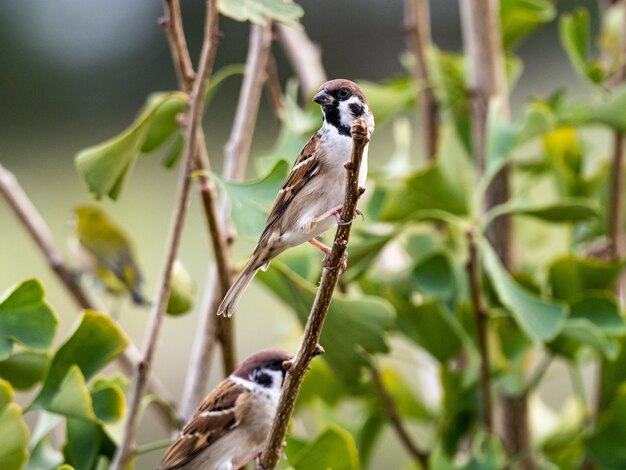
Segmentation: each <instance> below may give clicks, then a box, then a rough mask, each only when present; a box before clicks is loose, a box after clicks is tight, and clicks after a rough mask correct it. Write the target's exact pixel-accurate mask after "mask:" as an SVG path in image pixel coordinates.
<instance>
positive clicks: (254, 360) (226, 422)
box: [159, 349, 291, 470]
mask: <svg viewBox="0 0 626 470" xmlns="http://www.w3.org/2000/svg"><path fill="white" fill-rule="evenodd" d="M289 360H291V355H290V354H289V353H287V352H286V351H282V350H280V349H266V350H263V351H259V352H257V353H255V354H253V355H252V356H250V357H249V358H248V359H246V360H245V361H244V362H243V363H242V364H241V365H240V366H239V368H238V369H237V370H236V371H235V372H233V373H232V374H231V375H230V376H229V377H228V378H226V379H225V380H224V381H222V382H221V383H220V384H219V385H218V386H217V387H216V388H215V389H214V390H213V391H212V392H211V393H210V394H209V395H208V396H207V397H206V398H205V399H204V401H203V402H202V403H201V404H200V407H199V408H198V409H197V410H196V412H195V413H194V415H193V417H192V418H191V420H190V421H189V422H188V423H187V424H186V426H185V427H184V428H183V430H182V431H181V433H180V435H179V436H178V439H176V442H174V444H172V446H171V447H170V448H169V450H168V451H167V453H166V454H165V457H164V458H163V461H162V462H161V466H160V467H159V469H160V470H174V469H184V470H231V469H232V468H239V467H240V466H242V465H244V464H245V463H247V462H249V461H250V460H252V459H253V458H254V457H255V456H256V455H257V454H258V453H259V452H260V451H261V450H262V447H263V444H264V443H265V440H266V439H267V436H268V434H269V431H270V428H271V425H272V421H273V420H274V416H275V415H276V408H277V405H278V399H279V397H280V390H281V387H282V385H283V380H284V378H285V365H284V364H285V361H289Z"/></svg>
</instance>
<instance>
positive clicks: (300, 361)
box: [261, 119, 369, 469]
mask: <svg viewBox="0 0 626 470" xmlns="http://www.w3.org/2000/svg"><path fill="white" fill-rule="evenodd" d="M368 142H369V136H368V132H367V125H366V124H365V122H364V121H363V120H361V119H359V120H358V121H356V122H355V123H354V124H353V125H352V155H351V157H350V161H348V162H346V163H345V165H344V166H345V168H346V171H347V178H346V196H345V199H344V203H343V207H342V210H341V218H342V219H343V220H353V219H354V217H355V216H356V204H357V201H358V199H359V197H360V196H361V194H362V193H363V191H364V190H365V189H364V188H359V183H358V177H359V170H360V168H361V159H362V157H363V150H364V149H365V146H366V145H367V143H368ZM351 228H352V224H346V225H339V226H338V227H337V232H336V234H335V241H334V243H333V248H332V251H331V252H330V255H329V256H328V260H327V266H328V267H325V268H324V271H323V272H322V279H321V281H320V286H319V289H318V290H317V294H316V296H315V301H314V302H313V306H312V307H311V313H310V314H309V319H308V321H307V323H306V326H305V327H304V337H303V339H302V344H301V345H300V349H299V350H298V352H297V354H296V357H295V358H294V359H293V361H292V365H291V367H290V368H289V369H288V370H287V375H286V377H285V383H284V385H283V389H282V393H281V396H280V401H279V402H278V411H277V413H276V418H275V419H274V423H273V424H272V430H271V431H270V436H269V438H268V440H267V444H266V447H265V450H264V451H263V454H262V456H261V467H262V468H264V469H273V468H274V467H275V466H276V463H277V462H278V459H279V457H280V454H281V451H282V448H283V441H284V439H285V435H286V433H287V425H288V424H289V420H290V419H291V415H292V413H293V409H294V406H295V404H296V399H297V397H298V393H299V391H300V386H301V385H302V380H303V379H304V374H305V372H306V371H307V369H308V368H309V364H310V363H311V359H312V358H313V357H314V356H315V355H316V351H317V350H318V348H319V347H320V346H319V344H318V343H319V340H320V336H321V334H322V328H323V327H324V321H325V319H326V314H327V312H328V307H329V306H330V302H331V300H332V298H333V293H334V292H335V287H336V286H337V281H338V280H339V276H341V265H342V260H343V259H344V256H346V248H347V246H348V241H349V239H350V230H351Z"/></svg>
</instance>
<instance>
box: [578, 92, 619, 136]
mask: <svg viewBox="0 0 626 470" xmlns="http://www.w3.org/2000/svg"><path fill="white" fill-rule="evenodd" d="M625 106H626V85H622V86H620V87H619V88H618V89H617V90H615V91H614V92H613V93H611V94H610V95H608V97H607V99H606V101H604V102H603V103H601V104H598V105H595V106H590V107H587V108H586V111H587V114H586V115H585V117H586V119H587V120H588V122H589V123H592V124H601V125H605V126H609V127H612V128H613V129H616V130H618V131H621V132H626V116H625V113H624V107H625Z"/></svg>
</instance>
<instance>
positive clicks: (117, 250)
mask: <svg viewBox="0 0 626 470" xmlns="http://www.w3.org/2000/svg"><path fill="white" fill-rule="evenodd" d="M74 215H75V217H74V220H73V221H72V225H73V227H74V235H73V237H72V238H71V239H70V240H69V246H70V250H71V251H72V252H73V255H74V259H75V262H76V264H77V265H78V267H79V270H80V271H81V272H86V273H89V274H90V275H92V276H93V277H94V278H95V279H96V280H97V281H98V282H99V283H100V284H102V285H103V286H104V287H105V288H106V289H107V291H109V292H110V293H111V294H113V295H122V294H125V293H129V294H130V296H131V298H132V300H133V302H134V303H135V304H137V305H147V304H148V301H147V300H146V299H145V297H144V296H143V294H142V293H141V284H142V282H143V276H142V274H141V271H140V269H139V264H138V263H137V261H136V256H135V254H134V249H133V246H132V243H131V241H130V239H129V238H128V236H127V235H126V233H124V229H123V228H122V227H120V226H119V225H118V224H117V223H115V221H114V220H113V219H111V218H110V217H109V216H108V215H107V214H106V213H105V212H104V211H103V210H101V209H100V208H99V207H96V206H88V205H87V206H81V207H78V208H76V209H75V210H74Z"/></svg>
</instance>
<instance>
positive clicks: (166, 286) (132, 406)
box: [111, 0, 219, 470]
mask: <svg viewBox="0 0 626 470" xmlns="http://www.w3.org/2000/svg"><path fill="white" fill-rule="evenodd" d="M218 18H219V13H218V10H217V0H207V13H206V21H205V29H204V42H203V44H202V52H201V54H200V62H199V67H198V75H197V77H196V81H195V83H194V86H193V89H192V92H191V95H190V97H189V107H188V110H187V113H186V115H185V124H186V133H187V139H186V141H185V147H184V150H183V161H182V165H181V176H180V183H179V190H178V197H177V201H176V204H175V206H174V210H173V215H172V222H171V227H170V233H169V237H168V243H167V246H166V253H165V261H164V266H163V270H162V272H161V277H160V283H159V288H158V292H157V296H156V302H155V304H154V305H153V306H152V309H151V312H150V323H149V325H148V330H147V333H146V340H145V349H144V352H143V358H142V360H141V362H140V363H139V366H138V367H137V371H136V373H135V377H134V381H133V386H132V390H131V395H130V400H129V407H128V414H127V417H126V423H125V425H124V431H123V436H122V439H121V441H120V446H119V448H118V450H117V452H116V455H115V458H114V461H113V463H112V467H111V468H113V469H116V470H124V469H126V467H127V465H128V463H129V462H130V459H131V456H132V451H133V450H134V449H133V446H134V443H135V437H136V434H137V428H138V426H139V408H140V404H141V400H142V398H143V395H144V393H145V391H146V384H147V380H148V377H149V376H150V372H151V370H152V361H153V358H154V354H155V352H156V348H157V340H158V337H159V333H160V330H161V324H162V322H163V315H164V314H165V308H166V307H167V300H168V298H169V294H170V290H171V274H172V267H173V265H174V261H175V259H176V253H177V252H178V247H179V245H180V239H181V235H182V229H183V225H184V222H185V216H186V213H187V206H188V202H189V192H190V191H189V190H190V187H191V178H190V174H191V170H192V168H193V158H192V157H193V153H194V151H195V149H196V148H197V142H196V136H197V132H198V128H199V127H200V126H201V122H202V113H203V110H204V106H203V100H204V93H205V90H206V85H207V80H206V79H207V76H208V74H209V72H210V66H212V64H211V58H212V57H215V50H214V49H215V48H216V47H217V42H216V41H215V33H216V31H217V27H218Z"/></svg>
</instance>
